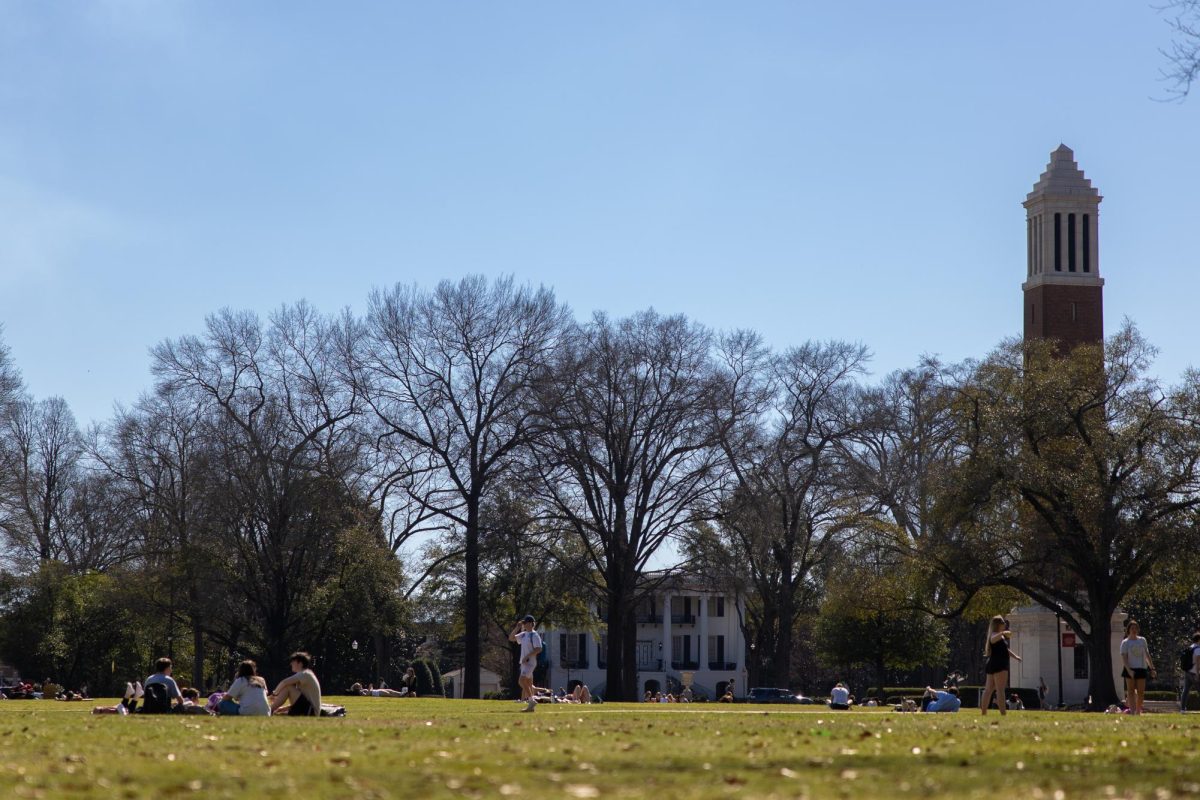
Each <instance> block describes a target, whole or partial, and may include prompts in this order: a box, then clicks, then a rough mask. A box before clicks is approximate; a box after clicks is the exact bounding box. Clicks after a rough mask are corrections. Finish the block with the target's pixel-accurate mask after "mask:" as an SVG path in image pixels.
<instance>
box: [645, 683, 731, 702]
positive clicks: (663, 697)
mask: <svg viewBox="0 0 1200 800" xmlns="http://www.w3.org/2000/svg"><path fill="white" fill-rule="evenodd" d="M722 699H724V698H722ZM732 699H733V698H732V695H731V696H730V701H732ZM642 702H643V703H692V702H695V695H693V694H692V687H690V686H685V687H683V688H682V689H681V690H679V692H678V693H676V694H671V693H670V692H652V691H650V690H649V689H647V690H646V695H645V697H643V698H642Z"/></svg>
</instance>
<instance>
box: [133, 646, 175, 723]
mask: <svg viewBox="0 0 1200 800" xmlns="http://www.w3.org/2000/svg"><path fill="white" fill-rule="evenodd" d="M173 669H174V664H173V663H172V662H171V659H169V658H160V659H159V660H158V661H155V662H154V674H153V675H151V676H150V677H149V678H146V681H145V683H143V684H142V687H143V691H144V692H145V693H146V699H145V702H143V703H142V713H143V714H167V713H170V712H171V710H172V709H171V704H172V703H175V708H180V707H182V706H183V694H182V693H180V691H179V684H177V683H175V679H174V678H172V677H171V670H173Z"/></svg>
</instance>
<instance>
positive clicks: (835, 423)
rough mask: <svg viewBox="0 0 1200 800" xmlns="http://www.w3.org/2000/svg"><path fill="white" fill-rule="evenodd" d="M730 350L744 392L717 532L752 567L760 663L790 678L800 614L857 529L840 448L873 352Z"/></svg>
mask: <svg viewBox="0 0 1200 800" xmlns="http://www.w3.org/2000/svg"><path fill="white" fill-rule="evenodd" d="M723 352H724V362H725V363H724V366H725V369H726V370H727V372H728V374H729V377H730V381H729V385H731V386H739V385H740V386H742V387H743V391H741V392H736V391H735V392H731V393H730V394H729V396H728V401H729V403H730V405H729V407H728V408H726V409H724V413H725V415H726V418H727V419H729V420H731V421H732V424H728V425H719V426H717V429H718V430H719V431H720V433H721V436H720V442H721V449H722V452H723V454H724V458H725V464H726V466H727V467H728V470H727V473H726V474H727V479H728V489H727V491H726V493H725V495H724V497H723V499H722V502H721V503H720V504H719V512H718V518H717V523H718V527H717V532H718V535H720V537H721V538H722V539H723V540H724V548H721V549H723V550H724V551H725V552H726V554H727V559H725V560H726V563H737V564H739V565H740V568H741V569H743V570H746V571H747V572H748V578H749V582H750V584H751V586H752V587H753V590H754V592H753V597H754V602H752V603H751V604H750V605H749V607H748V610H747V614H748V617H749V619H748V620H747V622H748V627H749V628H750V629H751V630H752V631H753V635H754V637H755V639H756V647H755V653H756V654H757V655H758V658H759V660H760V664H758V665H756V671H757V672H759V674H760V676H761V679H762V680H766V681H771V682H772V685H778V686H786V685H788V683H789V682H790V680H791V674H790V673H791V662H792V649H793V631H794V629H795V624H796V619H797V616H798V614H799V613H800V611H801V610H802V608H803V607H804V606H805V605H812V602H813V601H814V600H815V597H816V595H817V594H818V593H819V587H818V586H817V585H816V584H815V583H814V580H813V579H814V576H815V571H816V570H817V569H818V568H820V567H821V566H822V564H823V563H824V562H825V561H826V560H827V559H828V558H829V557H830V555H831V554H834V553H836V552H837V548H838V546H839V544H840V542H841V540H842V538H844V536H845V535H846V533H847V531H848V530H850V529H851V528H852V524H851V520H852V514H850V513H849V512H850V510H851V508H850V504H849V503H848V502H847V501H846V496H847V494H848V491H847V489H846V488H845V487H844V486H843V485H842V484H843V480H842V478H843V473H844V466H843V463H842V460H841V458H840V453H841V448H842V447H843V446H844V445H845V443H846V441H847V440H848V438H849V437H850V436H851V435H853V434H854V433H856V432H857V430H858V428H859V422H860V421H859V418H858V416H857V414H856V406H855V397H856V395H857V391H858V387H857V383H856V381H855V378H856V377H857V376H858V375H859V374H861V373H862V371H863V366H864V364H865V362H866V359H867V352H866V349H865V348H864V347H862V346H861V345H851V344H846V343H843V342H829V343H826V344H818V343H809V344H806V345H803V346H801V347H796V348H792V349H790V350H787V351H786V352H784V353H782V354H780V355H778V356H774V357H772V356H769V355H768V354H767V353H766V352H765V350H763V349H762V348H761V346H760V345H759V344H758V341H757V338H756V337H753V336H747V335H745V334H743V335H740V336H736V337H732V338H730V339H728V340H727V341H726V342H725V346H724V347H723ZM747 400H749V402H747ZM709 563H712V559H710V560H709Z"/></svg>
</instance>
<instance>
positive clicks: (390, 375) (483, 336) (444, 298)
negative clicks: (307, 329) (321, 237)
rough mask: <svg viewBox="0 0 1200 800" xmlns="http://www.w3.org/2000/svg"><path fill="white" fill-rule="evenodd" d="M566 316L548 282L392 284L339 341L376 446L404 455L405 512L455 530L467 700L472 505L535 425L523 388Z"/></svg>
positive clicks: (473, 666)
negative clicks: (428, 288)
mask: <svg viewBox="0 0 1200 800" xmlns="http://www.w3.org/2000/svg"><path fill="white" fill-rule="evenodd" d="M568 319H569V318H568V314H567V310H566V309H565V307H563V306H562V305H560V304H559V303H558V302H557V301H556V300H555V299H554V294H553V293H552V292H551V291H550V290H548V289H537V290H534V289H531V288H528V287H518V286H516V285H514V283H513V281H512V279H511V278H504V279H500V280H497V281H495V282H494V283H491V284H489V283H488V282H487V280H486V279H484V278H483V277H481V276H473V277H468V278H465V279H463V280H461V281H459V282H458V283H451V282H448V281H447V282H443V283H441V284H439V285H438V286H437V288H436V289H434V290H433V291H432V292H425V291H421V290H419V289H417V288H415V287H407V286H399V285H398V286H396V287H394V288H392V289H390V290H388V291H376V292H375V293H373V294H372V295H371V300H370V309H369V312H368V314H367V319H366V322H365V335H364V336H363V337H361V339H359V340H358V341H357V342H356V345H357V346H354V347H352V348H347V352H348V354H349V355H350V358H348V359H347V361H348V364H349V370H350V374H351V375H352V376H353V382H354V383H355V385H356V386H357V387H358V388H359V390H360V391H361V392H362V393H363V395H364V397H365V398H366V401H367V402H368V403H369V405H370V407H371V409H372V410H373V411H374V413H375V416H376V418H377V421H378V422H379V423H380V424H381V425H382V430H381V432H380V433H379V436H378V441H379V442H380V446H381V447H384V446H387V447H392V448H393V449H394V451H395V452H397V453H399V454H401V457H400V458H399V459H398V464H399V466H398V469H397V471H396V472H395V474H396V476H397V477H398V478H400V479H401V481H412V480H414V479H415V480H416V481H417V483H416V485H417V486H419V488H418V489H417V490H416V491H413V490H412V488H411V486H410V485H402V491H403V493H404V495H405V500H406V504H405V506H406V508H407V509H408V510H407V511H406V512H405V513H406V514H415V515H416V516H415V520H416V521H417V524H418V525H425V524H427V522H428V520H429V517H428V515H427V513H425V512H428V511H431V510H432V511H436V512H437V514H438V515H440V516H441V517H442V518H444V519H445V520H448V521H450V522H451V523H452V524H454V525H456V526H459V527H460V528H461V529H462V532H463V565H464V570H465V574H464V592H463V602H464V604H465V608H464V615H463V617H464V627H465V637H466V641H465V647H464V661H465V663H464V665H463V667H464V670H465V672H464V678H463V696H464V697H478V696H479V665H480V646H481V645H480V635H481V627H480V610H479V596H480V595H479V591H480V589H479V558H480V549H479V548H480V544H479V533H480V528H481V522H480V508H481V504H482V502H483V500H484V498H485V496H486V494H487V492H488V489H489V487H490V486H491V485H492V484H494V483H495V482H496V481H497V480H498V479H499V478H501V477H503V476H504V475H505V474H506V472H508V470H509V469H510V467H511V464H512V462H513V459H514V457H515V454H516V452H517V451H518V450H519V449H520V448H522V447H524V446H525V445H527V444H528V442H529V440H530V438H531V436H532V435H533V434H534V431H535V422H536V417H535V416H534V413H533V412H534V406H533V404H532V403H531V402H530V392H531V387H532V385H533V383H534V381H535V380H536V379H537V378H539V376H541V375H542V374H543V373H544V372H545V370H546V368H547V365H548V364H549V363H550V360H551V358H552V356H553V353H554V352H555V349H556V348H557V347H558V346H559V343H560V340H561V337H562V335H563V332H564V331H565V330H566V324H567V322H568ZM389 440H391V441H392V442H394V443H389ZM407 501H411V503H410V502H407ZM412 503H415V505H413V504H412Z"/></svg>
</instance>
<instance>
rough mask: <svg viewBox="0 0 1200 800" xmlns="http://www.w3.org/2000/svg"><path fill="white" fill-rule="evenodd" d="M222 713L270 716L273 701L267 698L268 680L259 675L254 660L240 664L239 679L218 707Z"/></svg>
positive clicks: (241, 715)
mask: <svg viewBox="0 0 1200 800" xmlns="http://www.w3.org/2000/svg"><path fill="white" fill-rule="evenodd" d="M217 708H218V710H219V711H220V713H222V714H237V715H238V716H240V717H269V716H271V703H270V701H269V700H268V699H267V682H266V681H265V680H263V679H262V678H261V677H259V675H258V666H257V665H256V664H255V663H254V662H253V661H243V662H242V663H241V664H239V665H238V674H237V679H236V680H234V682H233V683H232V684H231V685H230V687H229V691H227V692H226V693H225V697H223V698H222V699H221V703H220V705H219V706H218V707H217Z"/></svg>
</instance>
